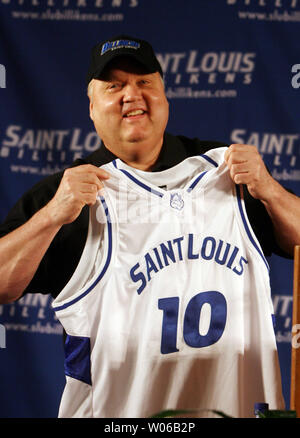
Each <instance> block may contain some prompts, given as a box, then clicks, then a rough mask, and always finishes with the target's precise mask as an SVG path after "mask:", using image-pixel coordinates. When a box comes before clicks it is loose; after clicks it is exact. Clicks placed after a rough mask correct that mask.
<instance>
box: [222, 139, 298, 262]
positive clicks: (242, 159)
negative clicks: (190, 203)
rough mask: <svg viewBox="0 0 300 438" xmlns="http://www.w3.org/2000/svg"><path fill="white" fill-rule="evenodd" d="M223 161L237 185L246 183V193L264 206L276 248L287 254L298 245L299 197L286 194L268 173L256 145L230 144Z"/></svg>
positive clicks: (291, 252) (291, 253)
mask: <svg viewBox="0 0 300 438" xmlns="http://www.w3.org/2000/svg"><path fill="white" fill-rule="evenodd" d="M225 162H226V163H227V166H228V168H229V171H230V175H231V178H232V179H233V181H234V182H235V183H236V184H246V185H247V187H248V191H249V193H250V194H251V195H252V196H253V197H254V198H256V199H259V200H260V201H261V202H262V203H263V204H264V206H265V208H266V210H267V212H268V214H269V216H270V218H271V221H272V223H273V227H274V232H275V237H276V240H277V243H278V245H279V246H280V247H281V248H282V249H283V250H284V251H286V252H287V253H289V254H290V255H293V252H294V246H295V245H299V244H300V227H299V223H300V198H299V197H298V196H296V195H294V194H292V193H290V192H288V191H286V190H285V189H284V188H283V187H282V186H281V185H280V184H279V183H278V182H277V181H276V180H275V179H274V178H273V177H272V176H271V175H270V174H269V172H268V170H267V169H266V166H265V165H264V162H263V160H262V158H261V156H260V154H259V152H258V150H257V148H256V147H255V146H249V145H243V144H232V145H231V146H230V147H229V148H228V149H227V151H226V153H225Z"/></svg>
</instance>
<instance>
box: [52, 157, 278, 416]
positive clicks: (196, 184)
mask: <svg viewBox="0 0 300 438" xmlns="http://www.w3.org/2000/svg"><path fill="white" fill-rule="evenodd" d="M225 150H226V148H218V149H213V150H210V151H209V152H207V153H206V154H205V155H201V156H197V157H191V158H188V159H186V160H185V161H183V162H182V163H180V164H178V165H176V166H175V167H173V168H171V169H168V170H166V171H163V172H143V171H140V170H137V169H134V168H131V167H129V166H128V165H126V164H125V163H123V162H122V161H121V160H119V159H116V160H115V161H113V162H111V163H109V164H106V165H104V166H102V167H103V168H104V169H105V170H107V171H108V172H109V173H110V179H108V180H105V181H103V185H104V188H103V189H102V190H101V192H100V193H99V200H98V202H97V204H96V205H95V206H93V207H92V208H91V210H90V224H89V232H88V237H87V241H86V245H85V249H84V251H83V254H82V257H81V260H80V262H79V264H78V267H77V269H76V271H75V273H74V275H73V277H72V278H71V280H70V282H69V283H68V284H67V286H66V287H65V288H64V289H63V291H62V292H61V293H60V294H59V296H58V297H57V298H56V299H55V300H54V302H53V307H54V310H55V312H56V315H57V317H58V319H59V320H60V321H61V323H62V325H63V326H64V328H65V330H66V333H67V335H68V337H67V342H66V362H65V372H66V376H67V377H66V379H67V381H66V387H65V390H64V394H63V397H62V401H61V406H60V412H59V416H61V417H106V418H112V417H149V416H151V415H154V414H156V413H158V412H160V411H162V410H166V409H180V410H182V409H183V410H193V411H194V412H193V414H192V416H194V417H196V416H204V417H208V416H210V412H209V410H221V411H223V412H224V413H226V414H228V415H231V416H234V417H252V416H253V415H254V414H253V410H254V403H256V402H266V403H269V407H270V409H283V408H284V406H283V399H282V394H281V380H280V371H279V366H278V359H277V350H276V341H275V334H274V328H273V320H272V317H273V307H272V301H271V292H270V285H269V271H268V264H267V261H266V259H265V257H264V255H263V253H262V250H261V247H260V245H259V243H258V241H257V239H256V237H255V235H254V233H253V231H252V229H251V226H250V224H249V222H248V219H247V215H246V211H245V206H244V201H243V196H242V189H241V187H240V186H235V185H234V184H233V182H232V180H231V178H230V176H229V171H228V169H227V166H226V164H225V163H224V153H225Z"/></svg>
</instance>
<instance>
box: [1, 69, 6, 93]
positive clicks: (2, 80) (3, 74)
mask: <svg viewBox="0 0 300 438" xmlns="http://www.w3.org/2000/svg"><path fill="white" fill-rule="evenodd" d="M0 88H6V70H5V67H4V65H2V64H0Z"/></svg>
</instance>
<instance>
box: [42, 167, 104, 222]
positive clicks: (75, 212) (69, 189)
mask: <svg viewBox="0 0 300 438" xmlns="http://www.w3.org/2000/svg"><path fill="white" fill-rule="evenodd" d="M108 178H109V174H108V173H107V172H106V171H105V170H102V169H99V168H98V167H96V166H93V165H92V164H83V165H81V166H78V167H74V168H70V169H67V170H66V171H65V172H64V175H63V178H62V180H61V182H60V185H59V187H58V189H57V192H56V194H55V196H54V197H53V199H52V200H51V201H50V202H49V203H48V205H47V206H46V210H47V214H48V215H49V217H50V218H51V220H52V221H53V223H55V224H56V225H64V224H68V223H71V222H73V221H74V220H75V219H77V217H78V216H79V214H80V212H81V210H82V208H83V207H84V206H85V205H93V204H95V202H96V199H97V193H98V191H99V190H100V189H101V187H103V185H102V183H101V180H105V179H108Z"/></svg>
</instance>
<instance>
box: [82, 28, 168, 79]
mask: <svg viewBox="0 0 300 438" xmlns="http://www.w3.org/2000/svg"><path fill="white" fill-rule="evenodd" d="M117 56H132V57H133V58H134V59H135V60H136V61H138V62H139V63H140V64H142V65H143V66H144V67H145V70H146V71H147V72H148V73H155V72H157V71H158V72H159V73H160V75H161V76H163V72H162V68H161V65H160V63H159V62H158V60H157V58H156V56H155V53H154V50H153V48H152V46H151V45H150V44H149V43H148V42H147V41H144V40H140V39H137V38H134V37H131V36H129V35H117V36H115V37H112V38H109V39H108V40H106V41H102V42H101V43H98V44H97V45H96V46H94V47H93V49H92V52H91V61H90V66H89V70H88V73H87V75H86V82H87V84H89V82H90V81H91V80H92V79H96V78H99V76H100V75H101V73H102V71H103V70H104V68H105V67H106V66H107V64H108V63H109V62H110V61H112V60H113V59H114V58H116V57H117Z"/></svg>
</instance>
